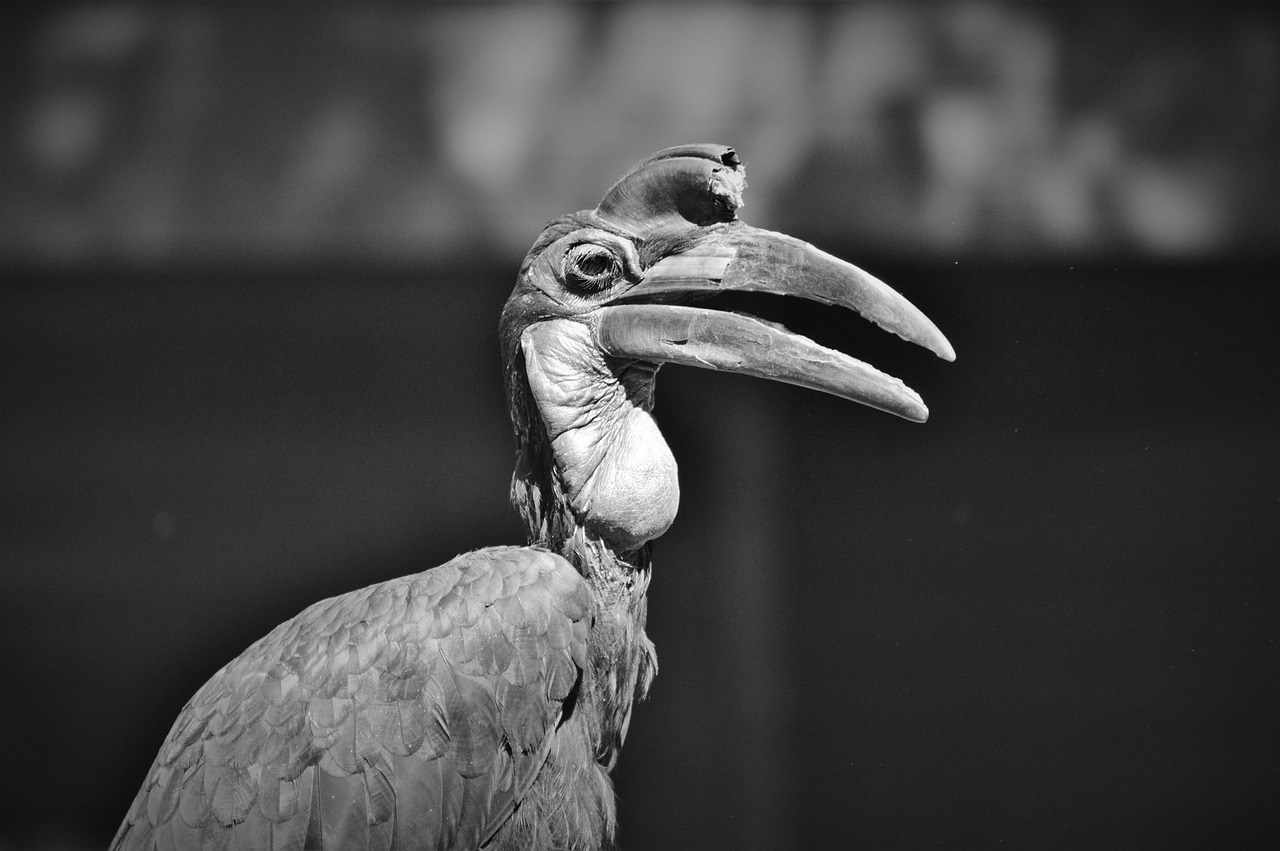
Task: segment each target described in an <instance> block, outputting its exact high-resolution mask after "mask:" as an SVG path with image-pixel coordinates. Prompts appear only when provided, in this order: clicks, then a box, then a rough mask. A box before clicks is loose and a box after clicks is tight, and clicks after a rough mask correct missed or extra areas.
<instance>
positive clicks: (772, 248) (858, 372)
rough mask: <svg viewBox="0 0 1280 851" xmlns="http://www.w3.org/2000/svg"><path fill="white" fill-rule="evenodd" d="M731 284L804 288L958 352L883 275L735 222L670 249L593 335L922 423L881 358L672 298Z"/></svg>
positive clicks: (915, 401)
mask: <svg viewBox="0 0 1280 851" xmlns="http://www.w3.org/2000/svg"><path fill="white" fill-rule="evenodd" d="M729 291H752V292H765V293H775V294H779V295H789V296H799V297H801V298H807V299H811V300H814V301H819V302H822V303H824V304H833V305H838V306H840V307H845V308H848V309H850V310H855V311H857V312H858V313H859V314H861V315H862V316H864V317H865V318H867V319H869V320H871V321H872V322H874V323H876V324H877V325H879V326H880V327H881V328H884V329H885V330H886V331H892V332H893V333H895V334H897V335H898V336H899V337H902V338H903V339H904V340H908V341H910V342H913V343H917V344H919V345H921V346H924V347H925V348H927V349H930V350H931V351H933V352H934V353H935V354H937V355H938V357H940V358H943V359H944V360H948V361H950V360H955V350H954V349H952V347H951V344H950V343H949V342H947V338H946V337H944V336H943V334H942V332H941V331H939V330H938V328H937V326H935V325H934V324H933V323H932V322H931V321H929V318H928V317H926V316H925V315H924V314H923V313H922V312H921V311H920V310H919V309H917V308H916V307H915V306H914V305H913V304H911V302H909V301H907V300H906V299H905V298H903V297H902V296H901V295H899V294H898V293H897V292H895V291H894V290H892V289H891V288H890V287H888V286H887V285H886V284H884V283H883V282H882V281H880V280H878V279H877V278H875V277H874V276H872V275H870V274H868V273H866V272H864V271H863V270H861V269H859V268H858V267H856V266H854V265H852V264H850V263H846V262H845V261H843V260H840V259H839V258H837V257H834V256H832V255H830V254H828V253H826V252H825V251H821V250H819V249H817V248H814V247H813V246H812V245H809V244H808V243H806V242H803V241H801V240H798V239H795V238H793V237H789V236H786V235H784V234H780V233H774V232H773V231H767V230H761V229H759V228H754V227H751V226H750V225H746V224H743V223H742V222H741V221H736V220H735V221H731V222H727V223H724V224H720V225H714V226H712V227H709V228H706V229H705V231H704V232H703V233H702V234H701V235H700V236H699V237H698V239H697V241H696V243H695V244H694V245H693V246H692V247H690V248H688V249H686V250H684V251H681V252H679V253H677V254H672V255H670V256H668V257H665V258H663V259H661V260H659V261H657V262H656V263H654V264H653V265H652V266H650V267H649V268H648V269H647V270H646V271H645V275H644V278H643V280H642V281H640V283H639V284H637V285H636V286H635V287H634V288H632V289H631V290H630V291H628V292H627V293H626V295H625V297H624V299H623V301H624V302H625V303H615V304H613V305H611V306H608V307H604V308H601V309H600V310H598V311H596V313H595V315H594V317H593V320H592V321H593V328H594V331H595V337H596V342H597V343H598V345H599V346H600V347H601V349H602V350H603V351H605V352H606V353H608V354H610V355H613V356H615V357H628V358H638V359H641V360H646V361H653V362H656V363H680V364H686V365H688V366H698V367H703V368H709V369H719V370H725V371H728V372H740V373H744V374H747V375H754V376H757V377H759V378H768V379H772V380H774V381H783V382H787V383H789V384H796V385H799V386H801V387H808V388H811V389H814V390H822V391H824V392H827V393H832V394H835V395H836V396H840V397H842V398H845V399H849V400H852V401H855V402H861V403H862V404H864V405H870V406H871V407H873V408H878V409H879V410H882V411H887V412H889V413H891V414H897V415H898V416H900V417H905V418H906V419H909V420H914V421H916V422H924V421H925V420H926V419H927V418H928V416H929V409H928V408H926V407H925V405H924V402H923V401H922V400H921V398H920V396H919V395H918V394H917V393H916V392H915V391H914V390H912V389H911V388H910V387H907V386H906V385H905V384H903V383H902V382H901V381H899V380H898V379H896V378H894V377H892V376H889V375H886V374H885V373H883V372H881V371H879V370H878V369H876V368H875V367H873V366H871V365H869V364H866V363H864V362H862V361H860V360H857V359H856V358H853V357H850V356H849V355H846V354H844V353H842V352H839V351H836V350H834V349H828V348H825V347H823V346H820V345H818V344H817V343H815V342H814V341H813V340H810V339H808V338H807V337H803V336H801V335H799V334H795V333H792V332H790V331H788V330H786V329H785V328H782V327H781V326H779V325H775V324H772V323H768V322H764V321H762V320H759V319H756V318H754V317H751V316H746V315H743V314H739V313H731V312H726V311H720V310H710V309H706V308H697V307H691V306H687V305H682V304H675V303H671V302H673V301H679V300H681V299H682V297H684V298H688V297H705V296H706V295H707V294H713V293H719V292H729Z"/></svg>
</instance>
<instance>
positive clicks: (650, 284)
mask: <svg viewBox="0 0 1280 851" xmlns="http://www.w3.org/2000/svg"><path fill="white" fill-rule="evenodd" d="M745 186H746V183H745V179H744V176H743V165H742V162H741V160H740V159H739V158H738V156H737V154H736V153H735V152H734V151H733V150H732V149H731V148H727V147H725V146H722V145H687V146H681V147H679V148H672V149H668V150H666V151H661V152H659V153H658V154H655V155H653V156H652V157H649V158H647V159H646V160H643V161H642V162H640V163H639V164H637V165H636V166H635V167H634V168H633V169H631V171H630V172H628V174H627V175H626V176H625V177H624V178H623V179H622V180H620V181H619V182H618V183H617V184H615V186H614V187H612V188H611V189H610V190H609V192H608V193H607V194H606V195H605V198H604V200H603V201H602V202H601V204H600V205H599V206H598V207H597V208H596V209H595V210H591V211H584V212H580V213H574V214H572V215H569V216H565V217H562V218H560V219H557V220H556V221H554V222H552V223H551V224H550V225H548V226H547V228H546V229H545V230H544V232H543V234H542V236H541V237H539V239H538V240H537V241H536V242H535V244H534V246H533V248H532V249H531V250H530V252H529V255H528V257H527V258H526V259H525V262H524V264H523V265H522V267H521V270H520V274H519V277H518V278H517V283H516V288H515V291H514V292H513V293H512V295H511V298H510V299H509V300H508V302H507V305H506V308H505V309H504V311H503V316H502V322H501V328H500V332H501V343H502V348H503V356H504V363H505V366H506V384H507V390H508V394H509V399H510V413H511V418H512V423H513V426H514V430H515V434H516V446H517V457H516V470H515V474H514V476H513V478H512V502H513V504H514V505H515V507H516V509H517V510H518V511H519V513H520V515H521V517H522V518H523V519H524V521H525V524H526V526H527V528H528V534H529V540H530V545H529V546H525V547H493V548H488V549H482V550H478V551H475V552H472V553H468V554H466V555H461V556H458V557H457V558H455V559H454V560H452V561H450V562H448V563H447V564H444V565H441V566H439V567H436V568H433V569H430V570H426V571H424V572H422V573H418V574H416V575H413V576H408V577H403V578H400V579H393V580H390V581H387V582H382V583H379V584H376V585H372V586H369V587H368V588H364V589H361V590H359V591H354V592H351V593H348V594H344V595H341V596H339V597H334V598H332V599H329V600H325V601H322V602H319V603H316V604H315V605H313V606H311V607H309V608H307V609H306V610H305V611H303V612H302V613H301V614H299V615H298V616H297V617H295V618H293V619H291V620H289V621H286V622H285V623H283V624H281V625H280V626H278V627H277V628H276V629H274V630H272V631H271V632H270V633H269V634H268V635H267V636H265V637H264V638H262V639H261V640H260V641H258V642H256V643H255V644H253V645H251V646H250V647H249V648H248V649H247V650H245V651H244V652H243V653H242V654H241V655H240V656H238V657H237V658H236V659H235V660H233V661H232V662H231V663H229V664H228V665H227V666H226V667H224V668H223V669H221V670H220V671H218V672H217V673H216V674H214V675H213V677H211V678H210V679H209V681H208V682H207V683H205V685H204V686H203V687H202V688H201V689H200V690H199V691H198V692H197V693H196V694H195V696H194V697H192V698H191V700H190V701H188V703H187V704H186V705H185V706H184V707H183V708H182V711H181V712H180V713H179V715H178V718H177V720H176V721H175V722H174V724H173V728H172V729H171V730H170V732H169V735H168V736H167V737H166V739H165V741H164V743H163V745H162V746H161V748H160V751H159V754H158V755H157V757H156V760H155V763H154V764H153V766H152V768H151V770H150V771H149V772H148V774H147V777H146V779H145V782H144V783H143V787H142V789H141V790H140V791H139V793H138V795H137V797H136V798H135V799H134V803H133V805H132V806H131V807H130V809H129V812H128V814H127V815H126V817H125V820H124V823H123V824H122V825H121V827H120V830H119V832H118V833H117V835H116V837H115V841H114V842H113V844H112V846H111V847H112V848H113V849H153V848H154V849H170V848H172V849H192V848H202V849H203V848H212V849H221V848H252V849H304V848H305V849H312V848H315V849H338V848H341V849H393V848H394V849H476V848H481V847H484V848H492V849H542V848H547V849H551V848H556V849H561V848H562V849H590V848H599V847H601V846H603V845H605V844H607V843H608V842H610V841H611V839H612V837H613V833H614V826H615V805H614V796H613V790H612V786H611V782H610V779H609V772H610V771H611V770H612V768H613V767H614V765H615V763H616V761H617V758H618V753H619V750H620V749H621V747H622V744H623V740H624V738H625V737H626V732H627V729H628V725H629V723H630V719H631V712H632V707H633V705H634V703H635V701H636V700H637V699H639V698H641V697H643V696H644V695H645V693H646V692H647V691H648V688H649V684H650V682H651V680H652V678H653V676H654V674H655V672H656V670H657V662H656V657H655V655H654V650H653V644H652V643H651V642H650V641H649V639H648V638H647V636H646V635H645V621H646V614H647V602H646V596H645V594H646V591H647V589H648V586H649V581H650V577H651V573H652V565H651V560H650V545H649V542H650V541H651V540H652V539H654V538H656V537H658V536H659V535H661V534H662V533H663V532H664V531H665V530H666V529H667V527H668V526H669V525H670V523H671V522H672V521H673V520H674V518H675V513H676V508H677V506H678V501H679V486H678V482H677V478H676V465H675V461H674V458H673V457H672V456H671V453H670V450H669V449H668V448H667V446H666V444H665V442H664V441H663V440H662V437H661V434H660V432H659V431H658V429H657V426H656V424H655V422H654V420H653V417H652V408H653V388H654V382H655V378H656V375H657V372H658V367H659V366H660V364H662V363H666V362H675V363H683V364H689V365H694V366H700V367H705V368H713V369H725V370H734V371H741V372H745V373H748V374H754V375H759V376H763V377H767V378H771V379H775V380H781V381H789V382H791V383H796V384H801V385H803V386H807V387H812V388H816V389H819V390H824V391H827V392H831V393H835V394H837V395H840V396H843V397H845V398H849V399H853V400H856V401H859V402H864V403H866V404H870V405H873V406H875V407H878V408H882V409H884V410H888V411H892V412H894V413H898V414H900V415H902V416H905V417H908V418H911V419H917V420H922V419H924V417H925V416H926V415H927V411H926V409H925V408H924V404H923V402H922V401H921V400H920V399H919V397H918V396H917V395H916V394H915V393H914V392H913V391H911V390H910V389H909V388H907V387H906V386H905V385H903V384H902V383H901V382H900V381H898V380H897V379H893V378H890V377H889V376H885V375H883V374H882V373H880V372H878V371H876V370H875V369H874V368H872V367H870V366H868V365H866V364H863V363H861V362H860V361H856V360H854V359H853V358H851V357H849V356H848V355H844V354H842V353H840V352H836V351H833V350H830V349H824V348H822V347H820V346H818V345H817V344H815V343H813V342H812V341H809V340H806V339H804V338H802V337H799V336H798V335H794V334H791V333H790V332H788V331H786V329H784V328H781V327H780V326H776V325H772V324H768V323H763V322H760V321H759V320H755V319H752V318H751V317H744V316H740V315H737V314H725V313H720V312H718V311H714V310H705V309H696V308H691V307H688V306H687V305H685V304H684V302H687V301H691V300H695V299H700V298H703V297H705V296H706V295H708V294H714V293H716V292H721V291H724V290H732V289H751V290H764V291H770V292H777V293H782V294H787V295H799V296H802V297H808V298H813V299H816V300H819V301H823V302H826V303H832V304H838V305H841V306H844V307H848V308H851V309H854V310H857V311H858V312H860V313H862V314H863V315H864V316H866V317H867V318H869V319H871V320H872V321H874V322H876V323H877V324H879V325H881V326H882V327H885V328H887V329H889V330H892V331H893V332H894V333H897V334H899V335H900V336H903V337H904V338H906V339H908V340H913V341H915V342H918V343H920V344H922V345H925V346H927V347H929V348H931V349H933V350H934V351H935V352H937V353H938V354H939V355H940V356H942V357H944V358H946V359H951V358H952V357H954V355H953V353H952V352H951V347H950V344H949V343H947V341H946V339H945V338H944V337H943V336H942V334H941V333H940V332H938V330H937V329H936V328H935V327H934V326H933V324H932V323H930V322H929V320H928V319H927V318H925V317H924V315H923V314H922V313H920V312H919V311H918V310H916V309H915V308H914V307H913V306H911V305H910V303H909V302H907V301H906V299H904V298H902V297H901V296H900V295H898V294H897V293H895V292H893V291H892V290H890V289H889V288H888V287H887V286H885V285H884V284H882V283H881V282H879V281H878V280H876V279H875V278H873V277H871V276H870V275H867V274H866V273H865V272H862V271H861V270H860V269H857V268H856V267H854V266H851V265H849V264H847V263H844V262H843V261H840V260H837V259H836V258H834V257H831V256H830V255H826V254H824V253H823V252H820V251H818V250H817V249H814V248H813V247H812V246H808V245H806V244H805V243H802V242H799V241H798V240H794V239H791V238H789V237H785V236H783V235H781V234H774V233H770V232H768V231H761V230H757V229H755V228H751V227H749V226H747V225H745V224H743V223H741V222H740V221H738V219H737V215H736V210H737V208H738V207H739V206H740V204H741V194H742V191H743V189H744V188H745Z"/></svg>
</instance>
